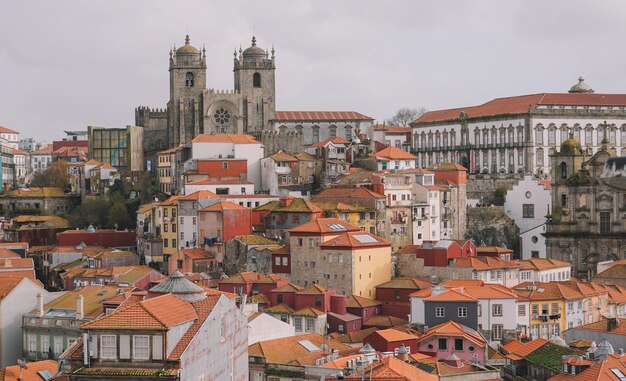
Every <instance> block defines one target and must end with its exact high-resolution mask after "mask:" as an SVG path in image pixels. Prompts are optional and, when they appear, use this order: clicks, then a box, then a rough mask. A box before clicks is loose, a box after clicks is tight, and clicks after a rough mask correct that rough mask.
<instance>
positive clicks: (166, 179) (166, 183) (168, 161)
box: [157, 145, 183, 194]
mask: <svg viewBox="0 0 626 381" xmlns="http://www.w3.org/2000/svg"><path fill="white" fill-rule="evenodd" d="M182 147H183V146H182V145H181V146H178V147H174V148H170V149H168V150H165V151H161V152H159V153H157V175H158V179H159V191H161V192H163V193H167V194H172V191H173V189H172V163H173V162H175V159H174V157H175V155H176V152H177V151H178V150H180V149H181V148H182Z"/></svg>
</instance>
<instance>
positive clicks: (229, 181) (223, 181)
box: [185, 178, 254, 197]
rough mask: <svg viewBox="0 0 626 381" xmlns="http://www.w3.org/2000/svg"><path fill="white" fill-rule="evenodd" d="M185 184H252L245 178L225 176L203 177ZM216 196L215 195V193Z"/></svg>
mask: <svg viewBox="0 0 626 381" xmlns="http://www.w3.org/2000/svg"><path fill="white" fill-rule="evenodd" d="M185 184H186V185H213V184H254V183H252V182H250V181H247V180H242V179H239V178H237V179H233V178H226V179H204V180H196V181H190V182H188V183H185ZM216 196H217V195H216ZM217 197H219V196H217Z"/></svg>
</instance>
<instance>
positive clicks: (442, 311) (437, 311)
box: [435, 307, 446, 317]
mask: <svg viewBox="0 0 626 381" xmlns="http://www.w3.org/2000/svg"><path fill="white" fill-rule="evenodd" d="M445 311H446V310H445V308H443V307H436V308H435V317H444V316H446V312H445Z"/></svg>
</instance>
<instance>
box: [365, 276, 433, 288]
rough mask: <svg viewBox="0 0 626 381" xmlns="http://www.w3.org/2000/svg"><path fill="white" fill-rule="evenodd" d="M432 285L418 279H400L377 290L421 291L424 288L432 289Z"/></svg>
mask: <svg viewBox="0 0 626 381" xmlns="http://www.w3.org/2000/svg"><path fill="white" fill-rule="evenodd" d="M431 286H432V284H431V283H430V282H427V281H425V280H422V279H418V278H408V277H398V278H395V279H392V280H390V281H389V282H385V283H383V284H380V285H378V286H376V288H404V289H414V290H421V289H424V288H430V287H431Z"/></svg>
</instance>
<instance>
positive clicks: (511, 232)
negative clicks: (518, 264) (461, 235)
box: [467, 206, 520, 255]
mask: <svg viewBox="0 0 626 381" xmlns="http://www.w3.org/2000/svg"><path fill="white" fill-rule="evenodd" d="M519 234H520V231H519V228H518V227H517V225H515V222H514V221H513V220H512V219H511V218H510V217H509V216H507V215H506V213H505V211H504V207H501V206H491V207H481V208H468V209H467V237H468V239H470V240H473V241H474V243H475V244H476V246H503V247H506V248H508V249H512V250H513V251H514V252H515V254H517V255H519V254H520V253H519Z"/></svg>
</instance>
